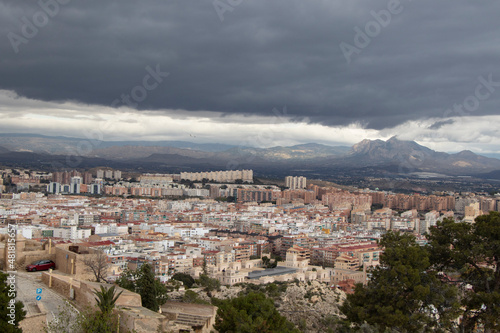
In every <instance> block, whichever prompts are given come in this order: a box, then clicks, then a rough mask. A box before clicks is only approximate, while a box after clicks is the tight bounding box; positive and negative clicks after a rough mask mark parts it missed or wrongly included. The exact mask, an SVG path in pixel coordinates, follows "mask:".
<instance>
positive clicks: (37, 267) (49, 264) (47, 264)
mask: <svg viewBox="0 0 500 333" xmlns="http://www.w3.org/2000/svg"><path fill="white" fill-rule="evenodd" d="M50 268H52V269H55V268H56V264H55V263H54V262H53V261H52V260H38V261H35V262H34V263H32V264H31V265H28V266H26V270H27V271H28V272H36V271H46V270H48V269H50Z"/></svg>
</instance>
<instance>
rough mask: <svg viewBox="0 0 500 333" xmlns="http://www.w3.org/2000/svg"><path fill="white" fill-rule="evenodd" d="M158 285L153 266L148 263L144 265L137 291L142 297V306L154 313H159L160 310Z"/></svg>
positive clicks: (140, 272)
mask: <svg viewBox="0 0 500 333" xmlns="http://www.w3.org/2000/svg"><path fill="white" fill-rule="evenodd" d="M156 285H157V284H156V282H155V275H154V272H153V269H152V267H151V265H149V264H147V263H145V264H143V265H142V266H141V269H140V271H139V278H138V279H137V289H138V291H139V294H140V295H141V300H142V306H143V307H145V308H148V309H150V310H152V311H158V310H159V309H160V304H159V302H158V299H157V296H158V290H157V287H156Z"/></svg>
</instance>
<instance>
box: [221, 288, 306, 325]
mask: <svg viewBox="0 0 500 333" xmlns="http://www.w3.org/2000/svg"><path fill="white" fill-rule="evenodd" d="M213 303H214V305H216V306H217V307H218V310H217V318H216V321H215V325H214V328H215V329H216V330H217V331H218V332H220V333H224V332H248V333H250V332H280V333H287V332H294V333H295V332H297V333H298V332H300V331H299V330H297V329H296V328H295V326H294V325H293V324H292V323H291V322H289V321H288V320H287V319H286V318H285V317H283V316H282V315H281V314H280V313H279V312H278V310H276V307H275V306H274V302H273V300H272V299H270V298H267V297H266V296H265V295H264V294H263V293H255V292H250V293H249V294H248V295H244V296H239V297H237V298H233V299H229V300H213Z"/></svg>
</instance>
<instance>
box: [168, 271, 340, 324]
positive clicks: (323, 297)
mask: <svg viewBox="0 0 500 333" xmlns="http://www.w3.org/2000/svg"><path fill="white" fill-rule="evenodd" d="M260 287H261V289H260V291H262V292H264V293H266V295H267V296H268V297H271V298H273V299H274V303H275V305H276V308H277V309H278V311H279V312H280V313H281V315H283V316H284V317H286V318H287V319H288V320H289V321H291V322H292V323H294V324H295V325H296V326H297V327H298V328H299V329H300V330H301V331H302V332H318V333H319V332H327V331H328V329H329V328H332V327H331V326H330V324H331V323H332V321H334V320H335V319H336V318H338V317H339V316H341V314H340V311H339V306H340V305H341V304H342V303H343V302H344V300H345V297H346V294H345V293H344V292H342V291H339V290H332V289H331V288H330V287H329V286H328V284H325V283H320V282H317V281H313V282H298V281H297V282H289V283H288V285H287V288H286V291H283V292H279V293H274V294H272V295H270V294H268V293H267V292H265V290H266V285H262V286H260ZM252 289H253V290H255V288H252ZM191 290H192V291H194V292H196V293H197V294H198V296H199V298H200V299H202V300H206V301H210V297H208V295H207V293H206V292H205V291H203V289H202V288H196V289H191ZM246 291H249V290H248V289H247V288H246V287H245V286H240V285H238V286H232V287H227V286H222V287H221V289H220V291H217V292H212V296H214V297H216V298H219V299H229V298H235V297H238V296H239V295H240V294H241V293H244V292H246ZM255 291H258V290H255ZM183 295H184V291H175V292H171V293H169V298H170V299H171V300H179V301H180V300H182V297H183Z"/></svg>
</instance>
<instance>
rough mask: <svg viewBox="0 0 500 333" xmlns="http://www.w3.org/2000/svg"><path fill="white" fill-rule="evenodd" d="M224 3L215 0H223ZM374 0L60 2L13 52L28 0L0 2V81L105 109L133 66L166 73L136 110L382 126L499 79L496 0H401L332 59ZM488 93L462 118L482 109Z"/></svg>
mask: <svg viewBox="0 0 500 333" xmlns="http://www.w3.org/2000/svg"><path fill="white" fill-rule="evenodd" d="M223 1H224V0H223ZM387 4H388V1H387V0H376V1H362V0H352V1H338V0H335V1H319V0H318V1H315V0H312V1H307V2H305V1H303V0H277V1H273V2H270V1H265V0H252V1H242V3H241V4H240V5H239V6H237V7H235V8H234V9H233V11H231V12H229V11H228V12H226V13H224V20H223V21H222V22H221V21H220V20H219V16H218V15H217V13H216V11H215V9H214V7H213V4H212V1H203V2H194V1H180V0H171V1H161V2H158V1H148V0H146V1H140V2H138V1H132V0H121V1H102V0H100V1H97V0H93V1H76V0H74V1H71V2H69V3H68V4H67V5H61V6H60V11H59V13H58V14H57V15H55V16H54V17H52V18H50V19H49V22H48V23H47V24H46V25H45V26H43V27H40V28H39V31H38V33H37V35H36V36H34V37H33V38H30V39H28V42H27V44H21V45H19V52H18V53H15V52H14V51H13V48H12V46H11V43H10V42H9V40H8V38H7V35H8V33H9V32H14V33H16V34H19V35H21V29H20V28H21V25H22V22H21V21H20V19H21V18H22V17H23V16H25V17H27V18H28V19H32V17H33V15H34V14H36V13H37V12H39V11H40V10H41V9H40V7H39V6H38V5H37V2H24V1H14V0H10V1H7V0H4V1H1V2H0V6H1V11H0V36H2V39H1V41H0V55H1V56H0V59H1V60H0V88H1V89H9V90H14V91H16V92H17V93H18V94H20V95H23V96H27V97H30V98H36V99H40V100H47V101H66V100H72V101H78V102H81V103H88V104H97V105H104V106H110V105H111V103H112V101H113V100H115V99H116V98H118V97H119V96H121V94H128V93H130V91H131V89H132V88H133V87H135V86H137V85H140V84H141V83H142V79H143V77H144V75H145V74H146V70H145V68H146V66H151V67H154V66H156V65H157V64H159V66H160V68H161V69H162V70H163V71H168V72H169V73H170V75H169V76H168V77H167V78H165V80H164V81H163V82H162V83H161V84H160V85H159V86H158V87H157V88H156V89H154V90H151V91H148V96H147V98H146V99H145V100H144V101H142V102H140V103H138V105H137V108H138V109H140V110H162V109H174V110H175V109H179V110H187V111H212V112H216V113H214V114H213V115H220V114H222V115H245V114H255V115H263V116H269V117H273V116H274V115H273V113H272V109H273V108H275V107H276V108H281V107H282V106H283V105H286V106H287V109H288V114H289V115H290V116H291V117H296V118H298V119H301V118H303V117H308V118H309V119H310V121H311V122H317V123H322V124H325V125H331V126H333V125H347V124H351V123H354V122H356V123H362V124H365V125H366V126H367V128H375V129H383V128H390V127H393V126H396V125H398V124H401V123H404V122H405V121H408V120H411V119H425V118H440V117H443V118H444V117H446V115H445V110H446V109H448V108H450V107H452V106H453V104H454V103H461V102H462V101H463V99H464V98H465V97H467V96H468V95H470V94H471V93H473V92H474V87H475V85H476V84H477V77H478V76H480V75H483V76H487V75H488V74H490V73H492V74H493V77H494V78H495V79H496V80H497V81H500V72H499V71H498V66H497V64H498V57H499V56H500V48H499V47H498V43H496V38H497V36H498V34H499V33H500V26H499V25H498V24H497V21H498V12H500V3H499V2H495V1H484V2H470V1H467V0H443V1H432V0H421V1H412V2H409V1H405V0H401V4H402V6H403V7H404V10H403V11H402V12H401V14H398V15H397V16H394V17H393V18H392V20H391V22H390V24H389V25H388V26H387V27H385V28H382V29H381V32H380V34H378V35H377V36H376V37H374V38H373V39H372V40H371V42H370V44H369V45H368V46H367V47H366V48H364V49H362V50H361V52H360V54H359V55H354V56H353V61H352V62H351V64H348V63H347V62H346V59H345V57H344V55H343V54H342V52H341V50H340V48H339V44H340V43H341V42H345V43H349V44H353V43H354V36H355V32H354V30H353V29H354V27H356V26H358V27H360V28H362V29H364V26H365V24H366V23H367V22H369V21H370V20H373V17H372V16H371V14H370V11H372V10H374V11H379V10H382V9H385V8H387ZM499 101H500V92H496V93H495V94H492V96H491V97H490V99H489V100H488V101H487V102H485V103H483V104H482V105H481V107H480V108H479V109H478V110H477V111H475V112H474V115H478V116H479V115H488V114H496V113H497V109H496V108H495V105H498V102H499Z"/></svg>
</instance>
